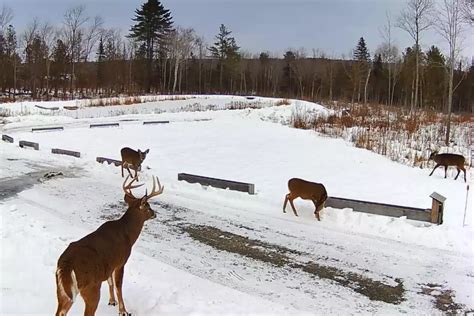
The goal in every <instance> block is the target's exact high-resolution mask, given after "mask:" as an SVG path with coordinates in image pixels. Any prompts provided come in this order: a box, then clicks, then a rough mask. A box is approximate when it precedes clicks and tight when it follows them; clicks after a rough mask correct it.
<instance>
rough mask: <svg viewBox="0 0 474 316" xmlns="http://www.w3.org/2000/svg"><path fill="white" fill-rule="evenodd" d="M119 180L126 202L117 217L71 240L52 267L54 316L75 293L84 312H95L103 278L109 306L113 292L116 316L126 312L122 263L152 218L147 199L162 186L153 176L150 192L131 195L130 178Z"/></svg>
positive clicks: (88, 315) (59, 315) (65, 309)
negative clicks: (56, 304)
mask: <svg viewBox="0 0 474 316" xmlns="http://www.w3.org/2000/svg"><path fill="white" fill-rule="evenodd" d="M128 179H129V176H127V178H126V179H125V182H124V183H123V191H124V192H125V201H126V202H127V204H128V205H129V207H128V209H127V211H126V212H125V214H124V215H123V216H122V217H121V218H120V219H118V220H114V221H108V222H105V223H104V224H102V225H101V226H100V227H99V228H97V230H96V231H94V232H93V233H91V234H89V235H87V236H85V237H84V238H82V239H80V240H78V241H75V242H72V243H71V244H70V245H69V246H68V247H67V248H66V250H65V251H64V252H63V253H62V255H61V256H60V257H59V260H58V267H57V270H56V286H57V297H58V309H57V311H56V316H64V315H66V314H67V312H68V311H69V309H70V308H71V306H72V304H73V302H74V299H75V297H76V296H77V294H78V293H79V294H81V296H82V298H83V299H84V302H85V304H86V307H85V311H84V315H86V316H92V315H95V311H96V309H97V306H98V304H99V298H100V286H101V284H102V282H103V281H105V280H107V282H108V283H109V293H110V299H109V305H116V304H117V301H116V300H115V295H114V289H115V293H116V294H117V299H118V305H119V315H121V316H125V315H130V314H129V313H128V312H127V310H126V309H125V305H124V302H123V297H122V282H123V274H124V266H125V264H126V263H127V260H128V257H129V256H130V253H131V251H132V246H133V244H134V243H135V242H136V241H137V239H138V237H139V235H140V232H141V231H142V228H143V224H144V223H145V221H147V220H149V219H151V218H155V217H156V215H155V212H154V211H153V210H152V209H151V208H150V204H148V200H150V199H151V198H152V197H154V196H157V195H160V194H161V193H163V189H164V187H162V186H161V184H160V181H159V180H158V178H156V180H157V182H158V189H156V181H155V178H153V189H152V192H151V193H150V194H147V192H145V195H144V196H143V197H141V198H136V197H135V196H133V194H132V191H131V189H133V188H136V187H138V186H140V185H135V186H132V183H133V181H135V180H136V179H133V180H132V181H131V182H130V183H129V184H128V185H127V184H126V183H127V181H128Z"/></svg>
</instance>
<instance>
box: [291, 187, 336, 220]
mask: <svg viewBox="0 0 474 316" xmlns="http://www.w3.org/2000/svg"><path fill="white" fill-rule="evenodd" d="M288 189H289V190H290V193H288V194H287V195H286V196H285V202H284V203H283V213H286V210H285V209H286V204H287V202H288V201H290V205H291V208H292V209H293V213H295V216H298V213H296V208H295V205H294V204H293V200H294V199H296V198H302V199H303V200H311V201H313V203H314V207H315V210H314V216H316V218H317V219H318V221H320V220H321V218H320V217H319V212H320V211H321V210H322V209H323V208H324V202H326V200H327V198H328V194H327V192H326V188H325V187H324V185H322V184H321V183H314V182H309V181H306V180H302V179H298V178H292V179H290V180H289V181H288Z"/></svg>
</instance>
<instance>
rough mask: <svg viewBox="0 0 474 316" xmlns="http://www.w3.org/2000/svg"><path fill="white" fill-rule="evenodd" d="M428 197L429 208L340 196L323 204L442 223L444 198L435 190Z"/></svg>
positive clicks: (330, 198) (362, 211) (331, 198)
mask: <svg viewBox="0 0 474 316" xmlns="http://www.w3.org/2000/svg"><path fill="white" fill-rule="evenodd" d="M430 197H431V198H432V204H431V209H429V208H426V209H423V208H416V207H410V206H400V205H392V204H385V203H377V202H369V201H360V200H352V199H345V198H340V197H329V198H328V199H327V201H326V203H325V205H326V206H329V207H333V208H351V209H353V210H354V211H355V212H361V213H368V214H376V215H383V216H390V217H402V216H406V218H407V219H411V220H415V221H422V222H429V223H434V224H438V225H440V224H442V223H443V205H444V201H446V198H445V197H443V196H442V195H440V194H438V193H436V192H433V193H432V194H431V195H430Z"/></svg>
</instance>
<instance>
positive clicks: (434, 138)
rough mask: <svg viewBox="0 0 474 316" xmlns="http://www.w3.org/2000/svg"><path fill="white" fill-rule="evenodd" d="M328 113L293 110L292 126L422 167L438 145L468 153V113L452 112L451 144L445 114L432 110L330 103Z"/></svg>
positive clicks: (438, 147)
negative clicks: (446, 135) (457, 113)
mask: <svg viewBox="0 0 474 316" xmlns="http://www.w3.org/2000/svg"><path fill="white" fill-rule="evenodd" d="M330 107H331V108H332V109H333V110H334V111H335V112H334V114H331V115H328V116H318V115H315V114H312V113H307V112H302V111H295V112H294V113H293V116H292V120H291V124H292V126H293V127H295V128H301V129H314V130H316V131H317V132H319V133H322V134H324V135H328V136H331V137H341V138H344V139H346V140H348V141H350V142H352V143H354V145H355V146H356V147H359V148H364V149H368V150H371V151H374V152H376V153H378V154H382V155H385V156H388V157H389V158H390V159H392V160H395V161H398V162H402V163H405V164H408V165H413V166H418V167H425V166H426V165H427V158H428V156H429V152H430V151H431V150H433V149H441V150H445V151H449V152H458V153H461V154H464V156H467V154H468V152H469V150H468V147H469V126H468V122H469V119H470V116H468V115H454V114H453V115H452V136H451V139H452V144H450V146H449V148H442V147H443V146H444V143H443V140H444V137H445V136H444V135H445V132H446V130H445V122H446V116H445V115H443V114H440V113H436V112H433V111H417V112H416V113H413V114H410V113H408V111H406V110H404V109H400V108H388V107H386V106H382V105H375V106H365V105H350V106H349V105H345V106H343V105H340V104H339V105H337V106H330Z"/></svg>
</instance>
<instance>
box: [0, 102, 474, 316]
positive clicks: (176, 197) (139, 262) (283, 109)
mask: <svg viewBox="0 0 474 316" xmlns="http://www.w3.org/2000/svg"><path fill="white" fill-rule="evenodd" d="M277 101H278V100H275V99H266V98H256V99H253V100H248V99H246V98H244V97H225V96H219V97H213V96H204V97H196V96H192V97H191V96H190V98H189V99H186V100H176V101H156V102H152V103H143V104H139V105H133V106H130V105H126V106H118V107H116V106H114V107H99V108H98V107H94V108H90V107H84V108H80V109H78V110H74V111H69V110H59V111H63V112H60V113H58V114H57V115H56V114H55V115H51V114H50V113H48V114H47V115H44V114H43V113H42V112H41V111H38V112H34V111H36V110H34V109H37V108H35V107H34V105H31V104H23V105H22V107H28V109H31V110H28V111H29V112H27V111H24V110H23V112H24V113H23V114H27V115H16V116H13V117H7V118H6V119H5V121H6V123H7V124H5V125H4V126H3V133H7V134H9V135H11V136H13V137H14V138H15V141H16V142H18V140H29V141H37V142H39V143H40V151H39V152H35V151H32V150H27V149H19V148H18V147H17V143H16V144H7V143H0V165H1V168H0V177H1V178H2V179H3V180H0V190H1V189H2V188H4V187H1V185H2V183H3V185H5V184H11V183H14V181H17V182H16V184H17V186H18V187H20V189H18V190H17V191H18V192H17V194H14V193H15V192H13V193H12V192H10V193H7V194H5V195H4V196H3V197H2V195H1V193H0V203H1V204H0V207H1V214H2V216H1V220H2V226H1V227H2V231H1V234H2V253H1V254H2V259H1V264H2V266H1V274H0V277H1V280H0V282H1V287H2V293H1V295H2V299H1V301H0V304H1V305H0V306H1V313H2V315H3V314H21V315H24V314H32V313H39V314H51V313H53V312H54V310H55V300H56V298H55V284H54V271H55V265H56V260H57V258H58V257H59V255H60V254H61V252H62V251H64V249H65V248H66V247H67V245H68V244H69V243H70V242H71V241H74V240H77V239H79V238H81V237H82V236H84V235H85V234H87V233H89V232H91V231H92V230H94V229H95V228H96V227H98V226H99V225H100V223H102V222H103V221H104V220H105V219H109V218H116V217H117V216H120V214H121V213H122V212H123V211H125V207H124V205H123V204H120V203H119V201H120V200H121V199H122V198H123V192H122V191H121V189H120V186H121V183H122V179H121V177H120V169H119V168H116V167H112V166H107V165H99V164H97V163H96V162H95V157H97V156H106V157H110V158H115V159H119V158H120V156H119V152H120V149H121V148H122V147H124V146H130V147H134V148H141V149H146V148H149V149H150V154H149V155H148V156H147V159H146V160H145V162H144V168H143V170H144V172H143V176H142V177H141V180H142V181H146V180H148V181H149V180H150V179H151V176H152V175H157V176H159V177H160V180H161V182H162V183H163V184H164V185H165V187H166V188H165V193H164V194H163V195H162V196H160V198H158V200H159V201H157V202H156V203H155V204H154V207H155V209H156V211H157V214H158V218H157V219H156V220H152V221H150V222H147V224H146V228H145V230H144V232H143V233H142V236H141V237H140V239H139V241H138V242H137V244H136V246H135V250H134V252H133V253H132V256H131V259H130V261H129V263H128V264H127V267H126V272H125V279H124V280H125V282H124V291H125V300H126V304H127V307H128V309H129V311H131V312H132V313H134V314H136V315H154V314H158V313H159V314H209V313H212V314H261V313H266V314H278V315H281V314H302V313H309V314H315V313H316V314H323V313H324V314H326V313H332V314H335V313H337V314H351V313H354V312H356V313H376V314H386V313H390V314H394V313H410V314H413V313H416V314H419V313H441V311H440V310H439V309H437V308H436V307H435V305H436V303H435V301H436V298H437V297H440V295H441V293H447V291H452V292H450V293H452V295H451V296H452V297H453V300H454V302H455V303H457V304H459V306H461V305H462V306H463V310H469V309H473V308H474V298H473V295H474V293H473V290H474V288H473V284H474V283H473V281H474V280H473V278H474V265H473V264H472V262H473V259H474V256H473V250H474V248H473V228H472V227H473V225H472V224H473V223H472V222H473V217H472V197H470V198H469V201H468V212H467V218H466V220H465V222H466V224H467V225H465V226H463V220H464V219H463V216H464V209H465V203H466V184H465V183H464V182H463V181H462V180H460V179H458V180H457V181H454V180H453V178H452V175H451V178H449V179H444V178H443V177H444V172H442V171H441V170H438V171H436V172H435V174H434V175H433V176H432V177H428V174H429V172H430V170H428V169H424V170H422V169H415V168H410V167H407V166H404V165H400V164H397V163H395V162H392V161H390V160H389V159H387V158H384V157H382V156H380V155H377V154H374V153H372V152H369V151H366V150H363V149H358V148H355V147H353V146H352V145H351V144H350V143H347V142H345V141H343V140H340V139H339V140H338V139H332V138H327V137H322V136H320V135H318V134H316V133H315V132H314V131H304V130H297V129H293V128H290V127H288V126H285V125H282V124H280V123H286V122H288V120H289V118H290V117H291V114H292V113H293V111H295V109H296V108H298V107H304V108H306V109H309V110H312V111H317V112H319V113H321V115H325V114H327V113H328V110H326V109H324V108H323V107H321V106H320V105H316V104H311V103H308V102H301V101H292V103H291V105H288V106H287V105H283V106H276V105H275V104H276V102H277ZM231 102H254V103H255V104H256V105H255V106H254V107H256V109H242V110H232V111H231V110H224V109H226V108H228V105H229V104H231ZM9 106H11V105H0V108H6V107H9ZM48 106H61V105H60V103H58V102H56V103H53V102H51V103H49V104H48ZM13 107H18V105H13ZM207 108H211V109H212V111H205V110H206V109H207ZM193 109H194V110H196V109H199V111H191V110H193ZM38 110H39V109H38ZM18 114H20V113H18ZM143 120H169V121H170V124H159V125H142V121H143ZM93 122H94V123H95V122H120V123H121V125H120V127H118V128H117V127H115V128H102V129H90V128H88V124H90V123H93ZM58 124H59V125H61V126H64V127H65V130H64V131H57V132H42V133H32V132H30V130H31V127H32V126H43V125H49V126H54V125H58ZM51 148H63V149H69V150H76V151H80V152H81V153H82V157H81V158H80V159H76V158H72V157H63V156H53V155H51V154H50V149H51ZM55 170H59V171H62V172H63V173H64V177H62V178H54V179H52V180H49V181H45V182H43V183H34V184H35V185H33V186H32V187H25V189H24V190H21V185H18V183H20V184H21V183H25V185H26V183H30V182H31V178H34V176H33V174H32V172H37V173H34V175H35V176H36V175H37V174H42V173H46V172H47V171H55ZM179 172H186V173H194V174H200V175H205V176H210V177H218V178H224V179H232V180H236V181H243V182H251V183H254V184H255V187H256V193H257V194H256V195H253V196H252V195H248V194H244V193H237V192H232V191H228V190H219V189H214V188H203V187H201V186H200V185H196V184H194V185H193V184H187V183H183V182H178V181H177V173H179ZM292 177H301V178H305V179H308V180H312V181H316V182H321V183H323V184H324V185H325V186H326V188H327V190H328V193H329V195H330V196H338V197H346V198H353V199H359V200H369V201H375V202H382V203H391V204H399V205H405V206H413V207H421V208H429V207H430V206H431V200H430V198H429V195H430V194H431V193H432V192H433V191H436V192H438V193H440V194H442V195H444V196H445V197H447V203H446V205H445V213H444V223H443V225H441V226H436V225H431V224H427V223H426V224H423V223H420V222H413V221H409V220H406V219H403V218H390V217H382V216H375V215H367V214H362V213H355V212H352V211H351V210H349V209H345V210H340V209H332V208H326V209H324V210H323V211H322V213H321V214H322V221H321V222H317V221H315V219H314V217H313V216H312V211H313V208H314V206H312V204H311V203H310V202H308V201H301V200H296V201H295V204H296V207H297V209H298V211H299V214H300V217H298V218H296V217H294V216H293V215H292V212H291V211H290V212H288V213H286V214H283V213H282V210H281V207H282V204H283V199H284V195H285V194H286V193H287V181H288V179H289V178H292ZM468 180H470V177H468ZM2 181H3V182H2ZM8 181H10V182H8ZM12 181H13V182H12ZM22 181H23V182H22ZM288 211H289V209H288ZM204 226H205V227H208V228H209V227H210V228H213V229H214V228H215V229H219V231H222V232H227V233H232V234H235V235H238V236H243V237H247V238H250V239H251V240H259V241H262V242H265V243H267V244H268V245H267V246H268V247H269V248H268V249H271V247H284V248H285V249H289V250H291V251H288V252H289V253H290V252H291V256H290V255H289V258H290V257H291V260H292V261H294V262H293V263H294V264H293V265H287V266H283V267H281V266H275V265H274V264H271V263H268V262H263V261H259V260H257V259H250V258H247V257H245V256H241V255H238V254H235V253H232V252H230V251H223V250H219V249H216V248H215V247H212V246H210V245H206V244H203V243H202V242H200V241H199V240H197V239H196V238H193V237H192V234H190V232H189V231H188V230H186V227H201V228H202V227H204ZM183 227H185V228H183ZM267 246H265V247H267ZM260 247H262V246H260ZM268 251H270V250H268ZM295 262H296V266H301V265H307V264H308V263H309V262H313V263H317V264H319V265H322V266H325V267H329V268H330V269H337V271H339V272H337V273H336V274H340V275H343V274H344V275H346V277H348V278H349V279H350V277H349V275H350V274H351V273H352V274H353V275H359V276H364V277H367V278H369V279H370V280H374V282H375V281H380V282H383V283H384V284H386V285H387V286H392V287H393V286H395V285H396V284H403V294H400V295H401V297H403V299H401V300H400V301H399V302H396V303H393V302H392V303H389V302H386V301H384V300H380V299H374V298H373V297H371V296H370V295H364V294H361V293H360V291H359V292H358V291H357V290H354V287H351V286H350V285H347V284H345V283H344V282H342V283H341V282H339V281H338V279H337V278H336V279H328V278H325V277H322V276H321V275H319V277H314V276H312V275H311V274H310V273H308V271H307V269H306V271H305V270H304V269H303V271H304V272H303V271H301V269H299V268H298V267H295ZM331 271H333V270H331ZM340 275H339V278H343V276H340ZM398 280H401V281H398ZM352 282H355V281H354V280H352ZM356 283H357V282H356ZM369 283H370V282H369ZM427 284H431V285H430V286H431V287H429V286H428V290H427ZM432 285H436V286H435V287H432ZM102 290H103V293H102V300H101V303H100V305H99V314H101V315H102V314H104V315H109V314H110V315H113V314H115V313H116V310H115V309H114V308H111V307H108V306H107V295H106V287H105V286H104V287H103V289H102ZM425 292H427V293H428V295H425V294H426V293H425ZM420 293H425V294H420ZM24 301H27V302H28V304H21V302H24ZM78 302H80V303H76V304H75V305H74V307H73V314H74V313H75V314H81V312H82V305H81V304H82V301H81V300H78ZM453 304H454V303H453Z"/></svg>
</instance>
